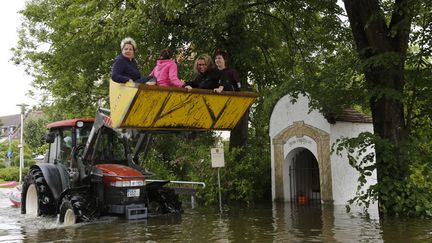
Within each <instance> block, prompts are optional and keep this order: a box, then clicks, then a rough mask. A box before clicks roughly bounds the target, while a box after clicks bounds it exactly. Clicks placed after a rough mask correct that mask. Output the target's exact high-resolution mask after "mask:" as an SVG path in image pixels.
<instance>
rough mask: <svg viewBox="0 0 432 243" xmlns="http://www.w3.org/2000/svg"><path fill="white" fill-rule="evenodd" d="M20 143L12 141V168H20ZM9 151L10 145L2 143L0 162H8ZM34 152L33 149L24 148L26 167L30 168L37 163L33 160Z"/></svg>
mask: <svg viewBox="0 0 432 243" xmlns="http://www.w3.org/2000/svg"><path fill="white" fill-rule="evenodd" d="M18 145H19V142H18V141H12V143H11V149H12V158H11V165H12V166H19V160H20V159H19V157H20V156H19V155H20V150H19V147H18ZM8 150H9V144H8V143H2V144H0V161H1V162H2V163H4V161H7V160H8V157H7V152H8ZM32 154H33V152H32V151H31V149H29V148H27V147H24V166H30V165H32V164H34V163H35V161H34V159H33V155H32Z"/></svg>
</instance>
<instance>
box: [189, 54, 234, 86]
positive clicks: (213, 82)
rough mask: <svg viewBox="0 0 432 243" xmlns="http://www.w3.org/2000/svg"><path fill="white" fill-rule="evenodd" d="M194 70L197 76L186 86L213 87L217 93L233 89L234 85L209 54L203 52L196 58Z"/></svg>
mask: <svg viewBox="0 0 432 243" xmlns="http://www.w3.org/2000/svg"><path fill="white" fill-rule="evenodd" d="M194 72H195V73H196V77H195V79H194V80H192V81H190V82H186V84H185V88H187V89H192V88H199V89H212V90H214V91H215V92H217V93H220V92H222V91H233V87H232V85H231V84H230V83H229V82H228V81H227V80H226V78H224V75H222V73H221V72H220V71H219V70H218V69H217V68H216V66H215V64H214V62H213V60H212V59H211V57H210V56H209V55H208V54H201V55H199V56H198V58H197V59H196V60H195V64H194Z"/></svg>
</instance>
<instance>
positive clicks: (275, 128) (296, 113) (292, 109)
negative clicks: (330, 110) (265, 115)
mask: <svg viewBox="0 0 432 243" xmlns="http://www.w3.org/2000/svg"><path fill="white" fill-rule="evenodd" d="M291 99H292V97H291V96H290V95H285V96H284V97H282V98H281V99H280V100H279V101H278V103H277V104H276V105H275V107H274V109H273V112H272V115H271V117H270V128H269V135H270V138H273V137H274V136H276V135H277V134H278V133H280V132H281V131H282V130H283V129H285V128H286V127H288V126H290V125H292V124H293V122H295V121H307V122H305V123H307V124H308V125H311V126H313V127H316V128H319V129H321V130H323V131H325V132H327V133H330V124H329V123H328V122H327V120H326V119H325V118H324V116H323V115H322V114H321V113H320V112H319V111H317V110H313V111H311V112H310V113H309V98H308V97H306V96H303V95H299V97H298V99H297V102H296V103H294V104H292V103H291Z"/></svg>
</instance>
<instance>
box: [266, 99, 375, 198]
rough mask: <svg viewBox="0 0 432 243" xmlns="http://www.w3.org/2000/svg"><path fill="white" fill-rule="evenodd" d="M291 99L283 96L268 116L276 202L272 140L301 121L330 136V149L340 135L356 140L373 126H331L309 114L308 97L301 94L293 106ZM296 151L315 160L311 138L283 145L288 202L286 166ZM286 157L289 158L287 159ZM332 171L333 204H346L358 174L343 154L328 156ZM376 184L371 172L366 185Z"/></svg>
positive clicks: (296, 139) (355, 184)
mask: <svg viewBox="0 0 432 243" xmlns="http://www.w3.org/2000/svg"><path fill="white" fill-rule="evenodd" d="M291 100H292V97H291V96H289V95H286V96H284V97H282V98H281V99H280V100H279V101H278V103H277V104H276V105H275V107H274V109H273V112H272V115H271V117H270V127H269V136H270V143H271V168H272V170H271V179H272V198H273V199H275V170H274V169H275V161H274V150H273V138H274V137H275V136H276V135H278V134H279V133H280V132H281V131H282V130H284V129H285V128H287V127H289V126H291V125H293V123H294V122H296V121H303V122H304V123H305V124H307V125H310V126H313V127H315V128H318V129H321V130H323V131H325V132H327V133H329V134H330V146H332V145H333V144H334V142H335V141H336V139H338V138H340V137H341V136H344V137H355V136H357V135H358V134H359V133H360V132H364V131H369V132H373V126H372V124H370V123H350V122H340V121H338V122H337V123H336V124H334V125H332V124H330V123H328V121H327V120H326V119H325V118H324V116H323V115H322V114H321V113H320V112H318V111H317V110H313V111H311V112H309V98H308V97H306V96H303V95H300V96H299V97H298V99H297V101H296V103H294V104H293V103H291ZM297 148H306V149H308V150H309V151H311V152H312V153H313V155H314V156H315V157H316V158H317V157H318V156H317V144H316V142H315V141H313V140H312V139H311V138H310V137H307V136H304V137H302V138H295V137H294V138H290V139H289V140H288V141H287V142H286V143H285V144H284V147H283V149H284V165H283V168H284V171H283V177H284V179H283V180H284V195H285V200H288V196H287V195H289V177H288V166H289V164H290V163H291V160H292V155H289V153H290V152H291V151H293V150H295V149H297ZM294 154H295V153H294ZM288 155H289V156H288ZM290 158H291V159H290ZM330 160H331V170H332V189H333V200H334V201H333V202H334V204H341V205H344V204H346V203H347V201H348V200H349V199H351V198H353V197H354V196H355V193H356V188H357V178H358V173H357V171H356V170H355V169H353V168H352V167H351V166H350V165H349V163H348V158H347V156H346V153H345V154H343V155H342V156H337V155H336V154H335V153H332V154H331V156H330ZM375 183H376V174H375V173H374V174H373V175H372V176H371V178H370V179H369V181H368V184H375Z"/></svg>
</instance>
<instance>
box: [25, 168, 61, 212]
mask: <svg viewBox="0 0 432 243" xmlns="http://www.w3.org/2000/svg"><path fill="white" fill-rule="evenodd" d="M21 213H22V214H28V215H32V216H34V217H36V216H41V215H55V214H56V207H55V203H54V197H53V195H52V193H51V190H50V189H49V187H48V184H47V182H46V180H45V177H44V175H43V173H42V171H41V170H40V169H39V168H34V169H31V170H30V171H29V173H28V174H27V176H26V177H25V178H24V183H23V187H22V192H21Z"/></svg>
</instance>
